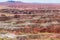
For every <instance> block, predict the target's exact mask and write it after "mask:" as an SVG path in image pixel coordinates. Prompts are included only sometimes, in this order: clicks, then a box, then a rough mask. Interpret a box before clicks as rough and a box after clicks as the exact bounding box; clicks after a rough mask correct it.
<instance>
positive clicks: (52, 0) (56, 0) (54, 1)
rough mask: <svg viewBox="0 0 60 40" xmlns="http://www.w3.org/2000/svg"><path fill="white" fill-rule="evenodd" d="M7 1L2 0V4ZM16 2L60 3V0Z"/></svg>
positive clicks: (25, 0)
mask: <svg viewBox="0 0 60 40" xmlns="http://www.w3.org/2000/svg"><path fill="white" fill-rule="evenodd" d="M3 1H7V0H0V2H3ZM15 1H22V2H28V3H60V0H15Z"/></svg>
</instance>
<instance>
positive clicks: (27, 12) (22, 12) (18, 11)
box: [0, 9, 60, 14]
mask: <svg viewBox="0 0 60 40" xmlns="http://www.w3.org/2000/svg"><path fill="white" fill-rule="evenodd" d="M0 12H2V13H13V14H36V13H37V14H39V13H52V12H53V13H59V12H60V10H59V9H57V10H55V9H47V10H46V9H37V10H33V9H32V10H19V9H0Z"/></svg>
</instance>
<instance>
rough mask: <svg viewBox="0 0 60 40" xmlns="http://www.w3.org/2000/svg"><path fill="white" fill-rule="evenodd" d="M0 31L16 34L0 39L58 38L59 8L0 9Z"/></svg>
mask: <svg viewBox="0 0 60 40" xmlns="http://www.w3.org/2000/svg"><path fill="white" fill-rule="evenodd" d="M0 33H2V34H5V33H12V34H15V35H16V36H17V37H16V38H13V39H11V38H8V37H4V38H0V40H60V10H58V9H57V10H54V9H53V10H50V9H47V10H45V9H44V10H43V9H36V10H33V9H32V10H20V9H7V8H6V9H0Z"/></svg>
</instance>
